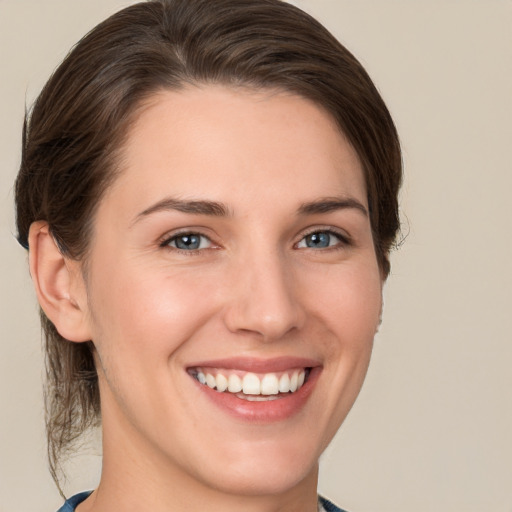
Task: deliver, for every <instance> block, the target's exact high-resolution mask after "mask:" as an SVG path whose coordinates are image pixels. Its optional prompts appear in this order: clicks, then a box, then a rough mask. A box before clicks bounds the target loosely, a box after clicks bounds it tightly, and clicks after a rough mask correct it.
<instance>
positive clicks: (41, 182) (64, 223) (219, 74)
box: [16, 0, 402, 484]
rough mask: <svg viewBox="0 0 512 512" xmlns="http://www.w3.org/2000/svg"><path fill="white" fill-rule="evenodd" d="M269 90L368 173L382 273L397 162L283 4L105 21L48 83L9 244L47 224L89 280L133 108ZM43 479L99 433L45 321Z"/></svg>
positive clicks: (359, 93)
mask: <svg viewBox="0 0 512 512" xmlns="http://www.w3.org/2000/svg"><path fill="white" fill-rule="evenodd" d="M210 83H211V84H223V85H227V86H244V87H247V86H248V87H252V88H257V89H261V88H271V89H278V90H284V91H289V92H292V93H296V94H298V95H300V96H302V97H304V98H308V99H310V100H312V101H314V102H315V103H316V104H317V105H319V106H321V107H322V108H324V109H325V110H326V111H327V112H329V113H330V115H331V116H332V117H333V118H334V119H335V121H336V122H337V124H338V126H339V127H340V129H341V130H342V131H343V133H344V134H345V136H346V137H347V138H348V140H349V141H350V143H351V144H352V146H353V147H354V148H355V150H356V152H357V154H358V156H359V158H360V160H361V163H362V166H363V170H364V175H365V180H366V186H367V194H368V204H369V209H370V221H371V226H372V230H373V238H374V244H375V251H376V255H377V260H378V263H379V265H380V268H381V271H382V274H383V276H387V275H388V273H389V259H388V255H389V251H390V248H391V247H392V245H393V243H394V240H395V237H396V235H397V232H398V229H399V219H398V200H397V194H398V189H399V186H400V182H401V175H402V169H401V154H400V146H399V142H398V137H397V133H396V130H395V127H394V124H393V121H392V119H391V117H390V115H389V112H388V110H387V108H386V106H385V104H384V102H383V100H382V98H381V97H380V95H379V93H378V92H377V90H376V88H375V86H374V85H373V83H372V81H371V80H370V78H369V76H368V75H367V73H366V71H365V70H364V69H363V67H362V66H361V65H360V64H359V62H358V61H357V60H356V59H355V58H354V57H353V56H352V54H351V53H350V52H349V51H348V50H347V49H345V48H344V47H343V46H342V45H341V44H340V43H339V42H338V41H337V40H336V39H335V38H334V37H333V36H332V35H331V34H330V33H329V32H328V31H327V30H326V29H325V28H324V27H323V26H322V25H320V24H319V23H318V22H317V21H315V20H314V19H313V18H311V17H310V16H309V15H307V14H305V13H304V12H302V11H301V10H300V9H298V8H296V7H294V6H292V5H290V4H287V3H285V2H283V1H280V0H155V1H149V2H144V3H139V4H136V5H133V6H131V7H128V8H126V9H124V10H122V11H120V12H118V13H117V14H114V15H113V16H111V17H110V18H108V19H107V20H105V21H104V22H102V23H101V24H99V25H98V26H97V27H96V28H94V29H93V30H92V31H91V32H90V33H89V34H87V35H86V36H85V37H84V38H83V39H82V40H81V41H80V42H79V43H78V44H77V45H76V46H75V47H74V48H73V49H72V51H71V52H70V53H69V54H68V56H67V57H66V58H65V60H64V61H63V63H62V64H61V65H60V66H59V67H58V68H57V70H56V71H55V72H54V74H53V75H52V77H51V78H50V80H49V81H48V83H47V84H46V86H45V87H44V88H43V90H42V92H41V94H40V95H39V97H38V99H37V100H36V102H35V104H34V106H33V108H32V110H31V112H30V115H29V116H27V119H26V120H25V126H24V134H23V153H22V162H21V168H20V171H19V175H18V178H17V181H16V206H17V227H18V239H19V242H20V243H21V244H22V245H24V246H25V247H27V248H29V247H28V232H29V228H30V225H31V223H32V222H34V221H37V220H45V221H47V222H48V225H49V228H50V231H51V234H52V236H53V237H54V239H55V241H56V243H57V244H58V246H59V248H60V250H61V251H62V253H63V254H65V255H66V256H67V257H69V258H73V259H76V260H80V261H82V262H83V263H84V265H85V268H86V267H87V255H88V247H89V241H90V237H91V232H92V225H93V222H94V215H95V210H96V207H97V205H98V202H99V200H100V199H101V197H102V195H103V194H104V193H105V190H106V189H107V188H108V186H109V184H110V183H111V182H112V181H113V180H114V179H115V176H116V173H118V172H121V170H120V167H121V165H119V164H120V162H119V159H118V155H119V150H120V148H121V146H122V143H123V141H124V139H125V137H126V135H127V132H128V130H129V127H130V125H131V123H132V122H133V121H134V119H135V118H136V115H137V110H138V107H140V106H141V105H142V104H143V102H144V100H145V99H147V98H148V97H149V96H151V95H152V94H154V93H155V92H157V91H160V90H177V89H180V88H183V87H184V86H186V85H187V84H210ZM41 319H42V326H43V330H44V338H45V354H46V372H47V379H46V387H45V399H46V426H47V437H48V454H49V461H50V470H51V472H52V476H53V477H54V479H55V480H56V482H57V484H58V478H57V475H58V467H59V459H60V457H61V456H62V455H63V454H64V453H65V451H66V450H67V449H69V447H70V446H71V445H72V442H73V441H74V440H75V439H76V438H77V437H78V436H80V434H81V433H82V432H83V431H84V430H85V429H87V428H88V427H89V426H92V425H94V424H97V423H98V421H99V412H100V406H99V390H98V377H97V373H96V369H95V365H94V361H93V345H92V341H90V342H88V343H71V342H69V341H68V340H66V339H64V338H63V337H62V336H61V335H60V334H59V333H58V332H57V330H56V328H55V326H54V325H53V324H52V322H51V321H50V320H49V319H48V318H47V317H46V315H45V314H44V312H42V311H41Z"/></svg>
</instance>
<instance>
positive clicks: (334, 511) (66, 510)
mask: <svg viewBox="0 0 512 512" xmlns="http://www.w3.org/2000/svg"><path fill="white" fill-rule="evenodd" d="M91 492H92V491H85V492H81V493H80V494H75V495H74V496H71V498H69V499H68V500H66V503H64V505H62V507H60V508H59V510H57V512H74V511H75V508H76V507H77V505H79V504H80V503H82V501H84V500H85V498H87V497H88V496H89V495H90V494H91ZM318 502H319V503H320V504H321V505H322V506H323V507H324V509H325V512H345V510H342V509H341V508H338V507H337V506H336V505H334V504H333V503H331V502H330V501H329V500H326V499H325V498H322V496H319V498H318Z"/></svg>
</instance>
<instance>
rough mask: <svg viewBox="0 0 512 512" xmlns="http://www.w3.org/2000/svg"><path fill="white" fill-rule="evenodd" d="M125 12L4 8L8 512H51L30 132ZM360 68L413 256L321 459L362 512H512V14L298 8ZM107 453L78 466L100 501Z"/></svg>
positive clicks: (0, 277) (75, 483) (474, 8)
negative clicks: (399, 180) (86, 53)
mask: <svg viewBox="0 0 512 512" xmlns="http://www.w3.org/2000/svg"><path fill="white" fill-rule="evenodd" d="M129 3H134V2H128V1H122V0H0V62H1V78H0V105H1V107H0V112H1V116H0V165H1V173H0V194H1V203H0V204H1V209H0V244H1V254H2V256H1V263H2V264H1V266H0V325H1V332H2V343H1V344H0V405H1V419H0V511H4V512H29V511H35V510H46V511H52V510H56V509H57V508H58V507H59V506H60V504H61V498H60V496H59V495H58V493H57V491H56V489H55V487H54V485H53V483H52V481H51V479H50V477H49V475H48V472H47V468H46V459H45V445H44V431H43V412H42V393H41V375H42V355H41V351H40V329H39V323H38V315H37V305H36V301H35V297H34V293H33V291H32V287H31V283H30V278H29V275H28V269H27V262H26V254H25V251H24V250H23V249H22V248H20V247H19V246H18V245H17V243H16V241H15V238H14V233H15V229H14V216H13V194H12V184H13V181H14V178H15V175H16V172H17V167H18V165H19V160H20V143H21V127H22V118H23V113H24V109H25V102H27V104H30V103H31V102H32V100H33V99H34V97H35V95H36V94H37V92H38V91H39V89H40V88H41V86H42V85H43V83H44V81H45V80H46V79H47V78H48V76H49V74H50V73H51V71H52V70H53V69H54V68H55V66H56V65H57V64H58V63H59V62H60V61H61V60H62V58H63V57H64V55H65V54H66V52H67V51H68V49H69V48H70V47H71V45H72V44H73V43H75V42H76V41H77V40H78V39H79V37H81V36H82V35H83V34H84V33H85V32H86V31H87V30H88V29H90V28H92V27H93V26H94V25H95V24H96V23H97V22H99V21H100V20H101V19H103V18H104V17H106V16H107V15H108V14H110V13H112V12H114V11H116V10H117V9H118V8H120V7H122V6H125V5H128V4H129ZM293 3H295V4H297V5H299V6H301V7H302V8H304V9H305V10H307V11H309V12H310V13H311V14H313V15H315V16H316V17H317V18H318V19H320V20H321V21H322V22H323V23H324V24H325V25H326V26H327V27H328V28H329V29H330V30H331V31H332V32H333V33H334V34H335V35H336V36H337V37H338V38H339V39H340V40H341V41H342V42H343V43H344V44H345V45H346V46H347V47H348V48H349V49H350V50H351V51H352V52H353V53H354V54H355V55H356V56H357V57H358V58H359V59H360V60H361V62H362V63H363V65H364V66H365V67H366V68H367V70H368V72H369V73H370V75H371V76H372V78H373V79H374V81H375V82H376V84H377V86H378V88H379V90H380V91H381V93H382V95H383V97H384V99H385V101H386V102H387V104H388V106H389V108H390V110H391V112H392V114H393V116H394V119H395V122H396V124H397V127H398V130H399V132H400V136H401V140H402V143H403V151H404V162H405V176H406V179H405V185H404V188H403V191H402V194H401V204H402V214H403V221H404V232H406V233H407V234H408V236H407V239H406V241H405V244H404V245H403V246H402V248H401V249H400V250H399V251H398V252H396V253H395V254H393V256H392V275H391V277H390V279H389V281H388V283H387V286H386V289H385V310H384V322H383V324H382V327H381V330H380V332H379V334H378V335H377V339H376V345H375V351H374V357H373V360H372V363H371V366H370V371H369V374H368V378H367V381H366V383H365V386H364V387H363V391H362V393H361V396H360V397H359V399H358V402H356V405H355V407H354V409H353V410H352V412H351V414H350V415H349V417H348V419H347V421H346V422H345V424H344V425H343V427H342V428H341V431H340V433H339V434H338V436H337V438H336V439H335V441H334V442H333V444H332V446H331V447H330V448H329V449H328V451H327V452H326V454H325V455H324V457H323V459H322V466H321V480H320V489H321V491H322V492H323V493H325V494H326V495H327V496H329V497H330V498H331V499H333V500H334V501H335V502H337V503H338V504H339V505H340V506H342V507H344V508H347V509H348V510H350V511H351V512H431V511H434V510H435V511H436V512H477V511H478V512H480V511H483V510H485V511H493V512H511V511H512V371H511V368H512V343H511V341H512V340H511V338H512V336H511V334H510V331H511V329H510V318H511V315H510V313H509V310H510V307H511V304H512V300H511V298H512V297H511V290H512V206H511V204H512V202H511V200H510V195H511V190H512V164H511V156H510V154H511V150H510V146H511V141H512V130H511V125H512V105H511V102H512V100H511V98H512V69H511V68H512V2H510V1H507V0H501V1H500V0H478V1H477V0H416V1H411V0H401V1H400V0H393V1H385V0H357V1H354V0H352V1H348V0H302V1H301V0H297V1H295V2H293ZM98 468H99V455H98V454H97V449H95V448H94V447H93V448H90V449H88V450H87V451H86V453H85V454H84V455H82V457H81V458H79V459H77V460H75V461H74V462H73V463H72V464H71V465H70V474H69V477H70V478H69V481H68V482H67V484H66V485H65V489H66V491H67V492H68V493H74V492H77V491H80V490H84V489H86V488H90V487H91V486H93V485H94V484H95V482H96V481H97V475H98V471H99V469H98Z"/></svg>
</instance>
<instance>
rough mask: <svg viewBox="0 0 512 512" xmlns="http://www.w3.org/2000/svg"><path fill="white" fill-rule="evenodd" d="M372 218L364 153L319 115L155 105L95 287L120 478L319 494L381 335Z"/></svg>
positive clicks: (110, 227)
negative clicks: (304, 487) (332, 447)
mask: <svg viewBox="0 0 512 512" xmlns="http://www.w3.org/2000/svg"><path fill="white" fill-rule="evenodd" d="M367 210H368V205H367V200H366V188H365V182H364V178H363V173H362V169H361V165H360V162H359V159H358V157H357V155H356V153H355V152H354V150H353V149H352V147H351V146H350V145H349V144H348V142H347V140H346V139H345V138H344V137H343V136H342V135H341V134H340V132H339V131H338V129H337V128H336V126H335V124H334V122H333V120H332V119H331V118H330V116H329V115H327V114H326V113H325V112H324V111H323V110H321V109H320V108H318V107H317V106H315V105H314V104H313V103H311V102H310V101H308V100H305V99H303V98H301V97H298V96H294V95H291V94H284V93H277V92H268V91H266V92H257V91H252V90H246V89H243V90H242V89H229V88H223V87H220V86H219V87H213V86H207V87H204V88H199V87H197V88H196V87H194V88H192V87H190V88H187V89H185V90H183V91H181V92H161V93H159V94H157V95H155V96H154V97H153V98H152V99H151V101H150V102H148V104H147V106H146V108H145V109H144V110H143V111H142V113H141V115H140V117H139V118H138V120H137V122H136V123H135V124H134V125H133V127H132V128H131V131H130V133H129V137H128V140H127V142H126V144H125V147H124V151H123V155H122V159H121V173H120V175H119V177H118V178H117V180H116V181H115V183H114V184H113V186H112V187H111V188H110V189H109V190H108V191H107V193H106V195H105V196H104V198H103V199H102V201H101V203H100V205H99V208H98V211H97V216H96V218H95V230H94V235H93V241H92V244H91V255H90V261H89V266H88V273H87V283H86V289H87V294H88V297H87V299H88V308H89V313H88V322H89V324H88V325H89V329H90V336H91V339H92V340H93V342H94V345H95V347H96V349H97V353H96V361H97V365H98V372H99V377H100V389H101V402H102V420H103V424H104V443H105V447H104V457H105V467H115V465H116V464H118V465H119V466H123V464H124V465H125V466H123V468H124V469H126V464H130V465H131V466H130V467H131V468H132V470H133V471H138V470H141V471H145V472H146V474H149V473H147V472H148V471H149V472H153V473H151V474H154V475H158V476H155V478H160V477H161V478H168V477H170V476H172V478H174V480H173V481H174V482H180V481H183V482H185V481H186V480H187V479H188V480H189V481H192V482H196V483H200V484H204V485H206V486H208V487H210V488H214V489H220V490H224V491H229V492H235V493H238V492H240V493H252V494H263V493H279V492H283V491H285V490H286V489H290V488H293V486H295V485H296V484H299V483H300V482H304V481H305V480H307V479H308V478H309V479H313V478H315V476H316V470H317V460H318V457H319V456H320V454H321V452H322V451H323V450H324V448H325V447H326V446H327V444H328V443H329V441H330V440H331V438H332V437H333V435H334V434H335V432H336V430H337V429H338V427H339V426H340V424H341V422H342V421H343V419H344V418H345V416H346V414H347V412H348V411H349V409H350V407H351V406H352V404H353V402H354V400H355V398H356V395H357V394H358V392H359V389H360V386H361V384H362V382H363V379H364V376H365V372H366V370H367V367H368V363H369V359H370V353H371V349H372V340H373V337H374V334H375V330H376V327H377V325H378V321H379V314H380V309H381V286H382V279H381V274H380V271H379V267H378V264H377V260H376V256H375V251H374V246H373V241H372V233H371V228H370V221H369V217H368V213H367ZM303 380H304V382H303V383H302V381H303ZM205 381H206V382H205ZM214 386H215V387H217V388H219V389H220V390H217V389H212V387H214ZM295 388H297V390H296V391H294V389H295ZM230 390H231V391H230ZM116 461H117V462H116ZM129 461H132V462H129ZM133 461H137V462H136V463H135V462H133ZM180 478H181V479H182V480H179V479H180Z"/></svg>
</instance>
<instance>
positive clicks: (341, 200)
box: [298, 197, 368, 217]
mask: <svg viewBox="0 0 512 512" xmlns="http://www.w3.org/2000/svg"><path fill="white" fill-rule="evenodd" d="M345 209H355V210H358V211H360V212H361V213H363V214H364V215H365V216H366V217H368V210H367V209H366V208H365V207H364V205H363V204H362V203H361V202H359V201H358V200H357V199H354V198H353V197H324V198H322V199H317V200H315V201H311V202H308V203H303V204H302V205H301V206H300V207H299V209H298V213H299V215H315V214H319V213H329V212H333V211H336V210H345Z"/></svg>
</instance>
